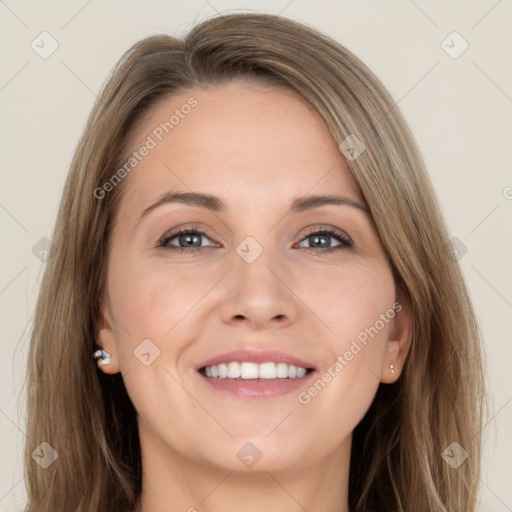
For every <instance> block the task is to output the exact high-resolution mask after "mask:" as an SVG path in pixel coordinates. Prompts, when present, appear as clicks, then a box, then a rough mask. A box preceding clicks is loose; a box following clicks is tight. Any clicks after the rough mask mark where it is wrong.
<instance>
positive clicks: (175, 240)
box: [158, 228, 214, 252]
mask: <svg viewBox="0 0 512 512" xmlns="http://www.w3.org/2000/svg"><path fill="white" fill-rule="evenodd" d="M203 238H204V239H206V240H209V238H208V237H207V236H206V234H205V233H203V232H202V231H199V230H198V229H195V228H183V229H179V230H177V231H174V232H172V233H166V234H165V235H164V237H163V238H162V239H161V240H160V242H159V243H158V247H163V248H165V249H169V250H173V251H177V252H199V251H201V250H202V249H203V248H204V247H205V246H203V245H201V242H202V240H203ZM213 246H214V244H213V243H211V244H208V245H207V246H206V247H213Z"/></svg>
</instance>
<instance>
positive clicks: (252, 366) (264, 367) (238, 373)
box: [205, 361, 306, 379]
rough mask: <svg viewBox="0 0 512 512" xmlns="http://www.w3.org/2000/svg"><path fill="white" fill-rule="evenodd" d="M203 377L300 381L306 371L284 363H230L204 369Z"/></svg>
mask: <svg viewBox="0 0 512 512" xmlns="http://www.w3.org/2000/svg"><path fill="white" fill-rule="evenodd" d="M205 375H206V376H207V377H210V378H219V379H226V378H227V379H240V378H242V379H301V378H302V377H304V375H306V369H305V368H301V367H300V366H294V365H293V364H286V363H271V362H269V363H262V364H257V363H248V362H242V363H238V362H236V361H232V362H230V363H221V364H215V365H212V366H207V367H206V368H205Z"/></svg>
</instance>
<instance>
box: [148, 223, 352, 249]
mask: <svg viewBox="0 0 512 512" xmlns="http://www.w3.org/2000/svg"><path fill="white" fill-rule="evenodd" d="M180 235H200V236H204V237H206V238H208V236H207V235H206V234H205V233H204V232H203V231H200V230H199V229H196V228H182V229H179V230H177V231H174V232H172V233H169V234H166V235H164V237H163V238H162V239H161V240H160V241H159V243H158V245H157V247H162V248H163V249H168V250H171V251H175V252H177V253H198V252H201V251H202V250H203V249H205V248H206V247H179V246H175V245H169V242H170V241H171V240H173V239H174V238H176V237H178V236H180ZM312 235H328V236H330V237H333V238H336V239H337V240H338V241H339V242H340V244H339V245H337V246H335V247H328V248H326V249H322V248H321V247H302V249H306V250H308V251H313V252H316V253H319V252H324V253H325V252H327V253H331V252H336V251H340V250H346V249H350V248H352V246H353V244H352V241H351V240H350V239H349V238H348V237H347V235H345V234H344V233H343V232H342V231H338V230H337V229H334V228H330V227H327V228H319V227H315V228H312V229H311V230H310V231H308V232H307V233H306V234H305V235H304V236H303V238H301V240H300V242H303V241H304V240H305V239H307V238H309V237H310V236H312ZM208 247H212V246H208Z"/></svg>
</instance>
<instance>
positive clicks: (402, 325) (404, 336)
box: [380, 301, 412, 384]
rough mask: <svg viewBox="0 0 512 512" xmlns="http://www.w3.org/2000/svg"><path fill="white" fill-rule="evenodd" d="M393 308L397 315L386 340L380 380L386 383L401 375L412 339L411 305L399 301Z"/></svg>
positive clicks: (394, 380)
mask: <svg viewBox="0 0 512 512" xmlns="http://www.w3.org/2000/svg"><path fill="white" fill-rule="evenodd" d="M393 309H394V310H395V317H394V318H393V320H392V322H393V325H392V327H391V329H390V332H389V337H388V341H387V342H386V350H385V353H384V359H383V361H382V369H381V376H380V381H381V382H384V383H385V384H392V383H393V382H396V381H397V380H398V378H399V377H400V374H401V373H402V369H403V367H404V365H405V361H406V359H407V354H408V353H409V349H410V348H411V341H412V314H411V310H410V307H409V305H408V304H407V302H406V301H397V302H395V304H394V305H393ZM391 365H393V370H394V373H393V371H392V369H391Z"/></svg>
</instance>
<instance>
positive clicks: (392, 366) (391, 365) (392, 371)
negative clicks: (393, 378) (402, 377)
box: [389, 364, 395, 375]
mask: <svg viewBox="0 0 512 512" xmlns="http://www.w3.org/2000/svg"><path fill="white" fill-rule="evenodd" d="M389 367H390V368H391V373H392V374H393V375H395V365H394V364H390V365H389Z"/></svg>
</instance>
